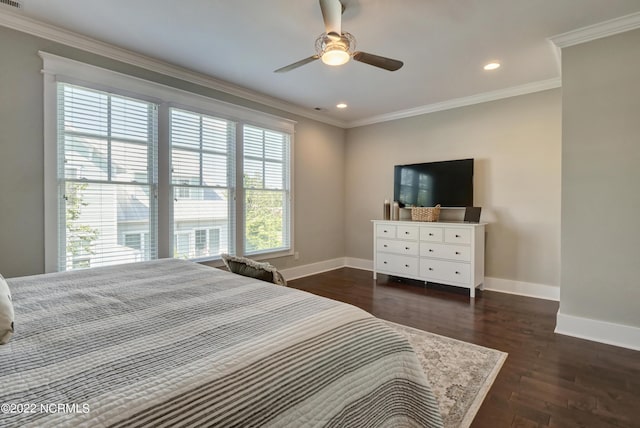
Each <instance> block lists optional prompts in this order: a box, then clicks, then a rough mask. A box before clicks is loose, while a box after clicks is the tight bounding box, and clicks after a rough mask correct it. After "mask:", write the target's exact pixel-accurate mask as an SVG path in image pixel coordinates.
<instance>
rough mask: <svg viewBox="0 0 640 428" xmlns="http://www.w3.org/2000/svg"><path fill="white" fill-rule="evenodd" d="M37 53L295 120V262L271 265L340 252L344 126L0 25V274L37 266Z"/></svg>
mask: <svg viewBox="0 0 640 428" xmlns="http://www.w3.org/2000/svg"><path fill="white" fill-rule="evenodd" d="M39 50H44V51H47V52H50V53H53V54H57V55H61V56H65V57H68V58H72V59H76V60H79V61H83V62H86V63H89V64H94V65H97V66H100V67H104V68H108V69H112V70H116V71H120V72H123V73H126V74H130V75H133V76H137V77H141V78H144V79H147V80H153V81H157V82H160V83H163V84H167V85H170V86H174V87H177V88H180V89H185V90H190V91H193V92H196V93H200V94H203V95H206V96H210V97H212V98H216V99H219V100H222V101H227V102H232V103H234V104H237V105H243V106H245V107H249V108H253V109H256V110H262V111H264V112H267V113H271V114H276V115H278V116H282V117H286V118H289V119H293V120H297V121H298V124H297V126H296V135H295V147H294V165H293V168H294V174H295V180H294V189H295V206H294V209H295V218H294V224H295V236H294V239H295V242H294V244H295V250H296V251H298V252H299V253H300V259H299V260H294V259H293V257H285V258H280V259H277V260H274V261H273V263H274V264H276V265H277V266H278V267H280V268H286V267H293V266H297V265H302V264H308V263H313V262H319V261H323V260H327V259H332V258H337V257H343V256H344V224H343V212H344V185H343V183H344V142H345V131H344V130H342V129H340V128H337V127H333V126H329V125H325V124H322V123H319V122H316V121H313V120H309V119H306V118H303V117H298V116H296V115H292V114H290V113H286V112H282V111H278V110H276V109H273V108H270V107H266V106H262V105H260V104H257V103H254V102H250V101H247V100H243V99H240V98H237V97H234V96H231V95H228V94H225V93H221V92H218V91H215V90H212V89H209V88H203V87H199V86H197V85H194V84H191V83H188V82H184V81H180V80H178V79H174V78H171V77H167V76H163V75H160V74H158V73H155V72H151V71H148V70H144V69H140V68H137V67H133V66H130V65H127V64H123V63H119V62H117V61H113V60H110V59H108V58H104V57H100V56H97V55H94V54H90V53H87V52H83V51H80V50H78V49H74V48H70V47H68V46H64V45H61V44H58V43H54V42H50V41H47V40H43V39H40V38H37V37H33V36H30V35H27V34H24V33H21V32H18V31H14V30H10V29H7V28H4V27H0V58H2V60H1V61H0V76H2V79H0V273H2V274H3V275H4V276H6V277H12V276H21V275H30V274H38V273H42V272H43V271H44V243H43V235H44V225H43V222H44V214H43V210H44V208H43V192H44V190H43V187H44V185H43V154H44V151H43V83H42V80H43V79H42V75H41V74H40V70H41V69H42V60H41V59H40V57H39V56H38V51H39ZM327 208H329V209H328V210H326V209H327Z"/></svg>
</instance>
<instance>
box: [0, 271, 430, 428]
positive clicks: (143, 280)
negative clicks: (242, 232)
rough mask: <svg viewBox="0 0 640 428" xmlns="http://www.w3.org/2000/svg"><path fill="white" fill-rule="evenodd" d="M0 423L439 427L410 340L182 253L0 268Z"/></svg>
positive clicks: (326, 302)
mask: <svg viewBox="0 0 640 428" xmlns="http://www.w3.org/2000/svg"><path fill="white" fill-rule="evenodd" d="M9 286H10V288H11V291H12V294H13V302H14V307H15V312H16V322H15V323H16V333H15V335H14V336H13V339H12V340H11V342H9V344H8V345H4V346H0V405H2V412H1V413H0V426H2V427H28V426H34V427H47V426H49V427H62V426H85V427H103V426H104V427H106V426H109V427H146V426H166V427H179V426H184V427H195V426H219V427H242V428H244V427H263V426H266V427H318V426H323V427H325V426H326V427H358V428H360V427H367V428H368V427H378V426H380V427H431V426H433V427H438V426H441V420H440V415H439V412H438V407H437V404H436V402H435V399H434V397H433V395H432V393H431V390H430V387H429V385H428V382H427V380H426V379H425V377H424V374H423V373H422V370H421V368H420V365H419V363H418V361H417V358H416V356H415V354H414V353H413V351H412V349H411V347H410V345H409V343H408V342H407V341H406V340H405V339H403V338H402V337H401V336H399V335H398V334H397V333H395V332H394V331H393V330H391V329H390V328H389V327H387V326H385V325H384V324H383V323H382V322H381V321H379V320H377V319H376V318H374V317H372V316H371V315H370V314H368V313H366V312H364V311H362V310H360V309H358V308H355V307H353V306H350V305H346V304H344V303H340V302H336V301H333V300H330V299H325V298H322V297H318V296H314V295H312V294H309V293H306V292H303V291H300V290H295V289H290V288H286V287H280V286H276V285H272V284H269V283H265V282H260V281H257V280H253V279H250V278H246V277H242V276H238V275H234V274H231V273H228V272H224V271H221V270H219V269H214V268H210V267H206V266H202V265H198V264H195V263H192V262H187V261H182V260H173V259H168V260H158V261H152V262H144V263H137V264H130V265H124V266H116V267H107V268H97V269H92V270H85V271H76V272H65V273H56V274H47V275H37V276H32V277H24V278H14V279H11V280H9Z"/></svg>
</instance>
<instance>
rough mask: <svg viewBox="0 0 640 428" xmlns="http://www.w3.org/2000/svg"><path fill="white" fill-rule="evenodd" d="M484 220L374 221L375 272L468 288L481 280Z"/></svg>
mask: <svg viewBox="0 0 640 428" xmlns="http://www.w3.org/2000/svg"><path fill="white" fill-rule="evenodd" d="M484 226H485V223H464V222H418V221H389V220H374V221H373V278H374V279H376V278H377V274H378V273H384V274H387V275H394V276H400V277H405V278H412V279H418V280H422V281H427V282H437V283H439V284H447V285H455V286H458V287H466V288H468V289H469V295H470V296H471V297H475V290H476V287H477V286H481V285H482V284H483V283H484Z"/></svg>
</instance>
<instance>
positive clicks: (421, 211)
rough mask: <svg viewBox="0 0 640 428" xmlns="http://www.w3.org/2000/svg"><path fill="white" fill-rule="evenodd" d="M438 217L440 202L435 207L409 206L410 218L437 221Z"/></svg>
mask: <svg viewBox="0 0 640 428" xmlns="http://www.w3.org/2000/svg"><path fill="white" fill-rule="evenodd" d="M439 218H440V204H438V205H436V206H435V207H411V220H413V221H438V219H439Z"/></svg>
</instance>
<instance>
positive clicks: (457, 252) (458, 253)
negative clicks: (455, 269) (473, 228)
mask: <svg viewBox="0 0 640 428" xmlns="http://www.w3.org/2000/svg"><path fill="white" fill-rule="evenodd" d="M385 247H386V245H385ZM456 254H457V255H460V251H456Z"/></svg>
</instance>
